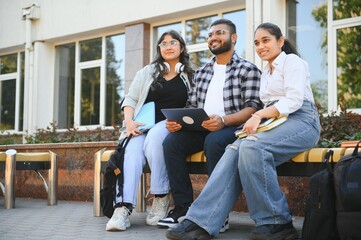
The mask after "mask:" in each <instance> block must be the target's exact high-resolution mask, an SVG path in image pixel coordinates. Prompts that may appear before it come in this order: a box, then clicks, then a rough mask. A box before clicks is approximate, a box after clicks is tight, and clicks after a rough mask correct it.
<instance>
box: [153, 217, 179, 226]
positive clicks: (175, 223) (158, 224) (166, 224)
mask: <svg viewBox="0 0 361 240" xmlns="http://www.w3.org/2000/svg"><path fill="white" fill-rule="evenodd" d="M185 218H186V216H182V217H180V218H178V222H174V223H171V222H169V223H167V222H158V223H157V226H158V227H161V228H164V227H169V228H171V227H173V226H175V225H177V224H178V223H181V222H182V221H183V220H184V219H185Z"/></svg>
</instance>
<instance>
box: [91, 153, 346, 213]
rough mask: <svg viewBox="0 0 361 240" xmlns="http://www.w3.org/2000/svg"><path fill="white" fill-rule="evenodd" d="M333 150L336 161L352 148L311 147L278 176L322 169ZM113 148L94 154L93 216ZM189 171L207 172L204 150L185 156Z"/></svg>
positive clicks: (140, 196)
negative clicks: (323, 162) (326, 157)
mask: <svg viewBox="0 0 361 240" xmlns="http://www.w3.org/2000/svg"><path fill="white" fill-rule="evenodd" d="M330 149H332V150H333V151H334V155H333V159H334V161H335V162H337V161H338V160H339V159H340V158H341V157H342V156H344V155H345V154H350V153H352V151H353V149H352V148H313V149H310V150H308V151H305V152H302V153H300V154H298V155H297V156H295V157H294V158H292V159H291V160H290V161H288V162H286V163H284V164H282V165H280V166H278V167H277V174H278V176H294V177H309V176H312V175H313V174H315V173H316V172H318V171H320V170H321V169H322V161H323V159H324V157H325V154H326V153H327V151H328V150H330ZM113 152H114V150H106V149H105V148H104V149H102V150H100V151H98V152H96V153H95V155H94V161H95V162H94V203H93V204H94V206H93V211H94V216H102V215H103V214H102V210H101V206H100V189H101V188H102V187H103V183H104V175H103V172H104V170H105V167H106V164H107V161H108V159H109V157H110V156H111V154H112V153H113ZM187 162H188V167H189V172H190V173H191V174H207V173H208V171H207V165H206V157H205V155H204V152H203V151H202V152H198V153H195V154H193V155H191V156H189V157H188V158H187ZM144 173H150V169H149V166H148V165H146V166H145V167H144V170H143V174H142V177H141V181H140V184H139V188H138V193H137V204H136V210H137V211H140V212H143V211H146V197H145V196H146V178H145V176H144Z"/></svg>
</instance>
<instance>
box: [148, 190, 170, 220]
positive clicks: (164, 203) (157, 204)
mask: <svg viewBox="0 0 361 240" xmlns="http://www.w3.org/2000/svg"><path fill="white" fill-rule="evenodd" d="M169 202H170V197H169V194H167V195H165V196H164V197H155V198H154V199H153V204H152V209H151V210H150V212H149V214H148V216H147V219H146V223H147V224H148V225H152V226H154V225H157V223H158V221H159V220H161V219H163V218H164V217H165V216H166V215H167V212H168V207H169Z"/></svg>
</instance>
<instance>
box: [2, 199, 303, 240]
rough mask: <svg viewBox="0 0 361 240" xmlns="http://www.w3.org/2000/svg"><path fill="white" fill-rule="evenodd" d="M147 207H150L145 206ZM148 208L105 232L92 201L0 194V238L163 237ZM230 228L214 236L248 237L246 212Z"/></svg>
mask: <svg viewBox="0 0 361 240" xmlns="http://www.w3.org/2000/svg"><path fill="white" fill-rule="evenodd" d="M148 209H149V207H148ZM146 216H147V212H136V211H134V212H133V214H132V215H131V216H130V221H131V224H132V225H131V227H130V228H129V229H127V230H126V231H122V232H107V231H106V230H105V225H106V223H107V221H108V218H107V217H94V216H93V203H92V202H75V201H58V204H57V205H55V206H48V205H47V200H46V199H26V198H16V201H15V208H14V209H5V208H4V198H3V197H2V196H1V197H0V239H1V240H50V239H51V240H65V239H66V240H68V239H70V240H72V239H77V240H78V239H84V240H85V239H86V240H92V239H94V240H95V239H101V240H107V239H112V240H114V239H126V240H133V239H134V240H139V239H140V240H147V239H149V240H150V239H151V240H162V239H166V237H165V231H166V230H165V229H164V228H158V227H156V226H148V225H146V224H145V218H146ZM229 223H230V229H229V230H228V231H226V232H225V233H222V234H220V235H219V236H217V237H216V238H214V239H241V240H242V239H249V233H250V231H251V230H252V228H253V227H254V223H253V221H252V220H251V219H250V218H249V215H248V213H244V212H231V214H230V219H229ZM302 223H303V218H302V217H295V218H294V225H295V227H296V229H297V230H298V231H299V232H300V231H301V228H302Z"/></svg>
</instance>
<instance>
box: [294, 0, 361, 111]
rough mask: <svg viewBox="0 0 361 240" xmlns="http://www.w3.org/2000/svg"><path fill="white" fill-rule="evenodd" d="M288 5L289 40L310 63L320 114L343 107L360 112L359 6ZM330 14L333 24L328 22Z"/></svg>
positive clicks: (340, 0) (318, 0) (317, 1)
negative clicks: (294, 42) (294, 43)
mask: <svg viewBox="0 0 361 240" xmlns="http://www.w3.org/2000/svg"><path fill="white" fill-rule="evenodd" d="M287 3H288V18H287V20H288V37H290V38H291V40H295V41H296V42H297V45H298V49H299V51H300V53H301V55H302V57H303V58H304V59H305V60H306V61H307V62H308V63H309V66H310V72H311V84H312V90H313V93H314V95H315V101H316V103H319V104H320V105H321V111H322V112H325V111H327V110H328V111H336V110H338V109H339V107H340V106H342V107H343V108H345V109H348V110H351V111H355V112H360V110H361V94H360V92H361V85H360V79H361V75H360V66H361V58H360V56H361V48H360V44H359V42H360V41H361V34H360V30H361V20H360V13H361V12H360V9H361V2H360V1H347V0H337V1H335V0H314V1H295V0H288V2H287ZM330 11H331V12H332V20H329V19H327V16H329V13H330ZM310 36H312V37H310ZM329 40H331V41H329Z"/></svg>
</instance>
